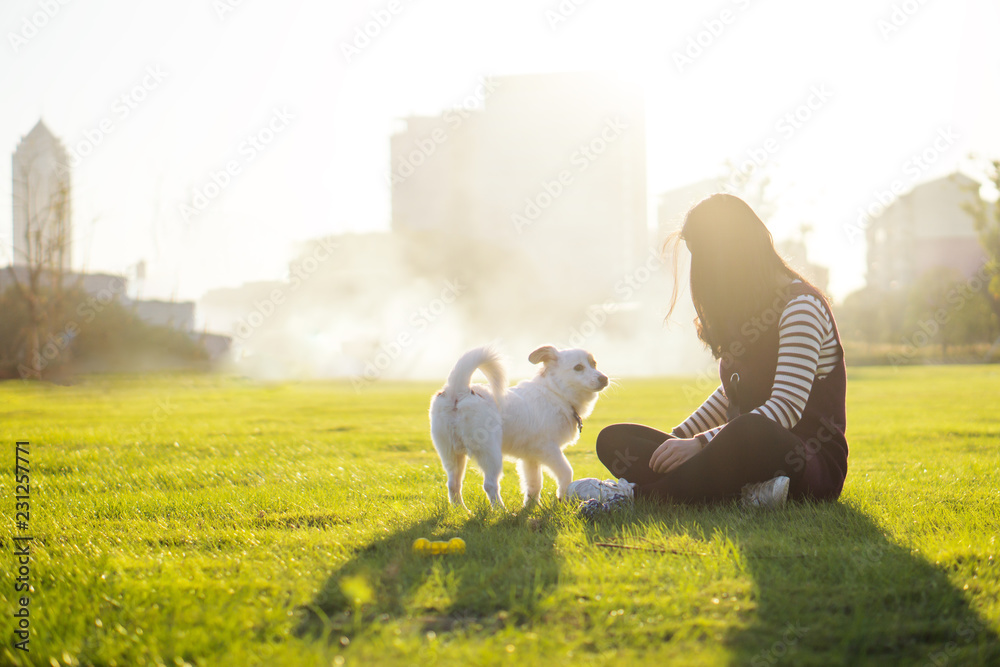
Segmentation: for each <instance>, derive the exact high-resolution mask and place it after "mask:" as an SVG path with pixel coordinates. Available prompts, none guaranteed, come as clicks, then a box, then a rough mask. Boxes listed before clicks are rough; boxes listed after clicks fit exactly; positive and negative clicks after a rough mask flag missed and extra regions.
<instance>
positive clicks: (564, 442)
mask: <svg viewBox="0 0 1000 667" xmlns="http://www.w3.org/2000/svg"><path fill="white" fill-rule="evenodd" d="M528 361H530V362H531V363H533V364H537V363H541V364H542V368H541V370H540V371H539V372H538V374H537V375H536V376H535V377H534V378H532V379H530V380H525V381H523V382H521V383H519V384H518V385H517V386H516V387H511V388H509V389H508V388H507V374H506V372H505V370H504V367H503V364H502V363H501V360H500V355H499V354H498V353H497V352H496V350H494V349H493V348H491V347H480V348H476V349H474V350H471V351H469V352H466V353H465V354H464V355H463V356H462V358H461V359H459V360H458V363H457V364H455V368H454V369H452V371H451V375H449V376H448V382H447V383H446V384H445V386H444V388H443V389H442V390H441V391H439V392H438V393H437V394H436V395H435V396H434V398H432V399H431V409H430V417H431V439H432V440H433V441H434V447H435V448H436V449H437V452H438V455H439V456H440V457H441V463H442V465H443V466H444V469H445V472H446V473H447V474H448V496H449V497H450V498H451V502H452V503H453V504H455V505H460V506H462V507H464V506H465V503H464V502H463V501H462V480H463V478H464V477H465V465H466V462H467V460H468V456H472V458H473V459H475V461H476V463H477V464H478V465H479V467H480V468H481V469H482V471H483V476H484V477H485V479H484V481H483V490H484V491H486V495H487V496H488V497H489V499H490V503H492V504H493V506H494V507H496V506H497V505H500V506H503V500H501V498H500V477H501V475H502V474H503V459H504V457H508V458H513V459H516V460H517V468H518V473H519V474H520V477H521V490H522V491H523V492H524V502H525V503H528V502H530V501H537V500H538V498H539V496H540V495H541V492H542V466H545V467H546V468H547V469H548V470H549V472H550V473H551V474H552V476H553V477H555V480H556V485H557V488H556V497H557V498H559V499H562V498H563V496H564V494H565V492H566V487H567V486H569V483H570V482H572V481H573V468H572V466H570V464H569V461H567V460H566V456H565V455H564V454H563V451H562V450H563V449H564V448H565V447H568V446H569V445H572V444H573V443H574V442H576V441H577V439H578V438H579V437H580V431H581V430H583V419H584V418H585V417H587V416H588V415H590V412H591V410H593V408H594V404H595V403H596V402H597V395H598V393H599V392H600V391H601V390H602V389H604V388H605V387H607V386H608V377H607V376H606V375H604V374H603V373H601V372H600V371H598V370H597V363H596V362H595V361H594V357H593V356H592V355H591V354H590V353H588V352H587V351H586V350H557V349H556V348H554V347H552V346H548V345H547V346H545V347H540V348H538V349H537V350H535V351H534V352H532V353H531V354H530V355H529V356H528ZM476 369H482V371H483V373H484V374H485V375H486V378H487V380H489V387H487V386H486V385H482V384H476V385H471V386H470V384H469V383H470V380H471V378H472V374H473V373H475V372H476Z"/></svg>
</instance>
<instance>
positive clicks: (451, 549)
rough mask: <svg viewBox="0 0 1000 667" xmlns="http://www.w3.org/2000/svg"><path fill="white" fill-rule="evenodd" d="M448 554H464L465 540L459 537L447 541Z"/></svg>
mask: <svg viewBox="0 0 1000 667" xmlns="http://www.w3.org/2000/svg"><path fill="white" fill-rule="evenodd" d="M448 553H453V554H464V553H465V540H463V539H462V538H461V537H453V538H451V540H449V541H448Z"/></svg>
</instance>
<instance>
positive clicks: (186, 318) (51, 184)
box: [0, 120, 232, 359]
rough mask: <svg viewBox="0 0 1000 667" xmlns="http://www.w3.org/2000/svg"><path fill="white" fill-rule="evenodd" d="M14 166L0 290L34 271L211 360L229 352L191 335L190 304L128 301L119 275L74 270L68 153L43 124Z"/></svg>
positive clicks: (214, 337) (222, 339) (224, 341)
mask: <svg viewBox="0 0 1000 667" xmlns="http://www.w3.org/2000/svg"><path fill="white" fill-rule="evenodd" d="M12 166H13V173H12V184H11V185H12V188H11V191H12V198H11V199H12V202H11V204H12V207H13V244H12V245H13V248H12V249H13V257H12V259H13V261H12V262H11V265H9V266H5V267H0V292H2V291H5V290H7V289H10V288H12V287H14V285H15V282H16V283H20V284H21V285H28V284H29V274H30V273H31V271H32V270H33V269H34V270H35V271H36V273H37V276H38V282H39V286H40V287H42V288H46V289H53V288H62V289H67V288H74V287H75V288H80V289H82V290H83V291H84V292H85V293H86V294H87V295H88V296H89V297H90V298H91V299H94V300H96V301H97V302H98V303H105V304H106V303H110V302H112V301H115V302H118V303H120V304H122V305H123V306H125V307H127V308H131V309H132V311H133V312H134V313H135V315H136V316H137V317H138V318H139V319H140V320H142V321H144V322H146V323H147V324H151V325H155V326H163V327H169V328H172V329H176V330H178V331H182V332H184V333H186V334H188V335H189V336H191V337H192V338H193V339H195V340H198V341H200V342H201V344H202V346H203V347H204V348H205V349H206V351H207V352H208V353H209V356H210V358H212V359H215V358H217V357H219V356H221V355H223V354H225V353H226V351H228V349H229V346H230V343H231V342H232V339H231V337H229V336H221V335H218V334H211V333H207V332H197V331H195V303H194V302H193V301H162V300H155V299H153V300H144V299H131V298H129V296H128V282H129V281H128V278H127V277H125V276H123V275H117V274H112V273H88V272H78V271H73V270H72V258H71V255H72V248H73V225H72V187H71V182H70V165H69V155H68V153H67V151H66V148H65V147H64V146H63V144H62V142H61V141H59V139H57V138H56V136H55V135H54V134H53V133H52V131H51V130H49V128H48V127H47V126H46V125H45V123H44V122H43V121H42V120H39V121H38V122H37V123H36V124H35V126H34V127H33V128H32V129H31V131H29V132H28V134H27V135H25V136H24V137H22V138H21V141H20V142H19V143H18V145H17V148H16V149H15V151H14V155H13V158H12ZM136 267H137V268H136V277H137V279H139V280H142V279H143V278H144V274H145V262H139V263H138V264H137V265H136ZM85 305H86V304H81V306H85Z"/></svg>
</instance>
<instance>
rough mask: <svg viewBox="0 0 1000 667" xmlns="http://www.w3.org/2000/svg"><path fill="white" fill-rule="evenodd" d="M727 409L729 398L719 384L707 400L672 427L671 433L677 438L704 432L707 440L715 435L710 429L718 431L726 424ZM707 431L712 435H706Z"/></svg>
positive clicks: (694, 435) (705, 440)
mask: <svg viewBox="0 0 1000 667" xmlns="http://www.w3.org/2000/svg"><path fill="white" fill-rule="evenodd" d="M728 409H729V399H728V398H726V392H725V391H724V390H723V388H722V387H721V386H720V387H719V388H718V389H716V390H715V393H713V394H712V395H711V396H709V397H708V400H706V401H705V402H704V403H702V404H701V407H700V408H698V409H697V410H695V411H694V414H692V415H691V416H690V417H688V418H687V419H685V420H684V422H683V423H682V424H680V425H679V426H677V427H676V428H674V430H673V431H672V434H673V435H675V436H677V437H678V438H694V437H696V436H698V435H700V434H705V435H706V439H704V442H708V441H709V440H711V439H712V437H715V433H712V431H713V430H714V431H715V432H718V431H719V430H721V427H722V426H724V425H725V424H726V410H728ZM716 427H718V428H716ZM708 433H712V435H711V436H708ZM699 439H701V438H699Z"/></svg>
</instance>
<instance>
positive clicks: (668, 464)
mask: <svg viewBox="0 0 1000 667" xmlns="http://www.w3.org/2000/svg"><path fill="white" fill-rule="evenodd" d="M700 451H701V441H700V440H698V438H688V439H686V440H682V439H679V438H671V439H670V440H667V441H666V442H664V443H663V444H662V445H660V446H659V447H657V448H656V451H655V452H653V456H652V457H650V459H649V467H650V468H651V469H652V470H653V471H654V472H660V473H664V472H670V471H671V470H673V469H674V468H676V467H677V466H679V465H680V464H682V463H684V462H685V461H687V460H688V459H690V458H691V457H692V456H694V455H695V454H697V453H698V452H700Z"/></svg>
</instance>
